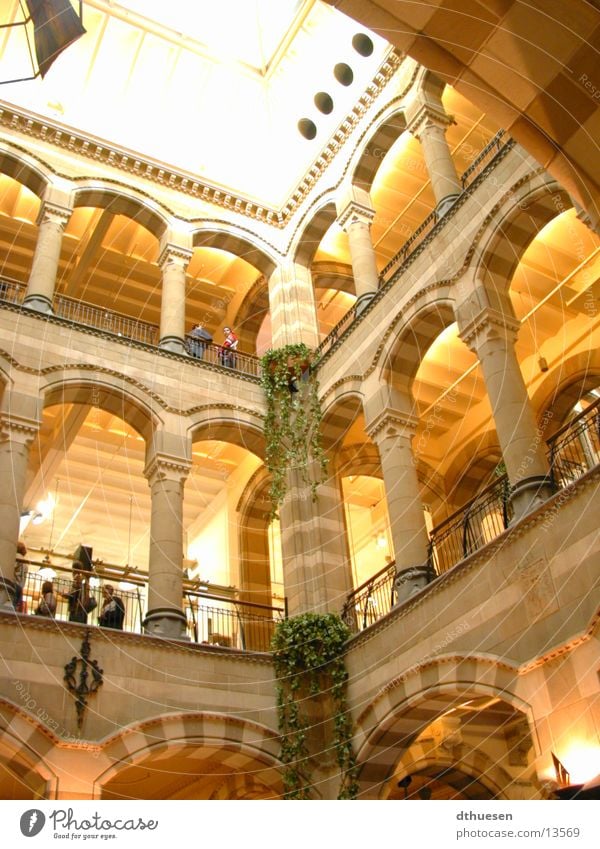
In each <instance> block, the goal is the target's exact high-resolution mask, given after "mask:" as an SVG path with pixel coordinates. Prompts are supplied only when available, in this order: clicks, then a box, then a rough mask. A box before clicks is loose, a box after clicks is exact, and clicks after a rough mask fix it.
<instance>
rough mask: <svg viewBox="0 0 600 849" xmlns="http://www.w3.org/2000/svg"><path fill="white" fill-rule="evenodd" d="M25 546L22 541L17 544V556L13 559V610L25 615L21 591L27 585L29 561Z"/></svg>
mask: <svg viewBox="0 0 600 849" xmlns="http://www.w3.org/2000/svg"><path fill="white" fill-rule="evenodd" d="M26 555H27V546H26V545H25V543H24V542H23V541H22V540H19V542H18V543H17V556H16V558H15V586H16V592H15V610H16V611H17V613H27V611H26V610H25V602H24V600H23V590H24V588H25V584H26V583H27V574H28V572H29V561H28V560H27V559H26Z"/></svg>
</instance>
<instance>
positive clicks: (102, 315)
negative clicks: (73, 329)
mask: <svg viewBox="0 0 600 849" xmlns="http://www.w3.org/2000/svg"><path fill="white" fill-rule="evenodd" d="M52 308H53V311H54V314H55V315H57V316H58V317H59V318H65V319H67V321H74V322H76V323H77V324H83V325H85V326H86V327H95V328H96V329H97V330H102V331H104V332H105V333H111V334H113V335H114V336H120V337H122V338H123V339H132V340H133V341H135V342H142V343H144V344H145V345H157V344H158V327H157V326H156V325H155V324H149V323H148V322H147V321H140V320H139V319H134V318H131V317H130V316H126V315H123V314H121V313H118V312H113V311H112V310H107V309H104V308H103V307H98V306H96V305H95V304H89V303H87V302H86V301H78V300H76V299H75V298H68V297H67V296H66V295H56V297H55V298H54V302H53V305H52Z"/></svg>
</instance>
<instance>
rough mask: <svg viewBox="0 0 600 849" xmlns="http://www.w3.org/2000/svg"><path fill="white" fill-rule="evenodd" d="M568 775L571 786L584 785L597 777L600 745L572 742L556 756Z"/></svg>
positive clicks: (599, 768)
mask: <svg viewBox="0 0 600 849" xmlns="http://www.w3.org/2000/svg"><path fill="white" fill-rule="evenodd" d="M558 757H559V758H560V760H561V762H562V763H563V764H564V766H565V769H566V770H567V772H568V773H569V776H570V779H571V784H585V782H586V781H590V780H591V779H592V778H595V776H596V775H598V771H599V770H600V745H597V744H596V745H592V746H590V745H586V743H584V742H582V741H577V742H573V743H572V744H571V745H570V746H569V747H568V748H565V749H562V750H561V751H560V754H559V755H558Z"/></svg>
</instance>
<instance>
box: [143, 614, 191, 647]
mask: <svg viewBox="0 0 600 849" xmlns="http://www.w3.org/2000/svg"><path fill="white" fill-rule="evenodd" d="M143 626H144V632H145V633H146V634H148V635H149V636H151V637H163V638H164V639H168V640H185V641H186V642H190V638H189V637H188V635H187V620H186V618H185V616H184V615H183V613H182V612H181V610H176V609H175V608H172V607H157V608H155V609H154V610H149V611H148V613H147V614H146V618H145V619H144V622H143Z"/></svg>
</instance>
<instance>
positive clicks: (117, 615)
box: [98, 584, 125, 631]
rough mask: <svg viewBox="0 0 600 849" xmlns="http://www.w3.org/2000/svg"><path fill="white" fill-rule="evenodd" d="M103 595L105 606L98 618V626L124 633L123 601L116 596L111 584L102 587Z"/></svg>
mask: <svg viewBox="0 0 600 849" xmlns="http://www.w3.org/2000/svg"><path fill="white" fill-rule="evenodd" d="M102 595H103V596H104V604H103V605H102V610H101V612H100V616H99V617H98V625H100V626H101V627H102V628H115V629H116V630H118V631H122V630H123V620H124V619H125V605H124V604H123V601H122V599H120V598H119V596H116V595H115V588H114V587H113V586H111V584H106V586H104V587H102Z"/></svg>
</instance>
